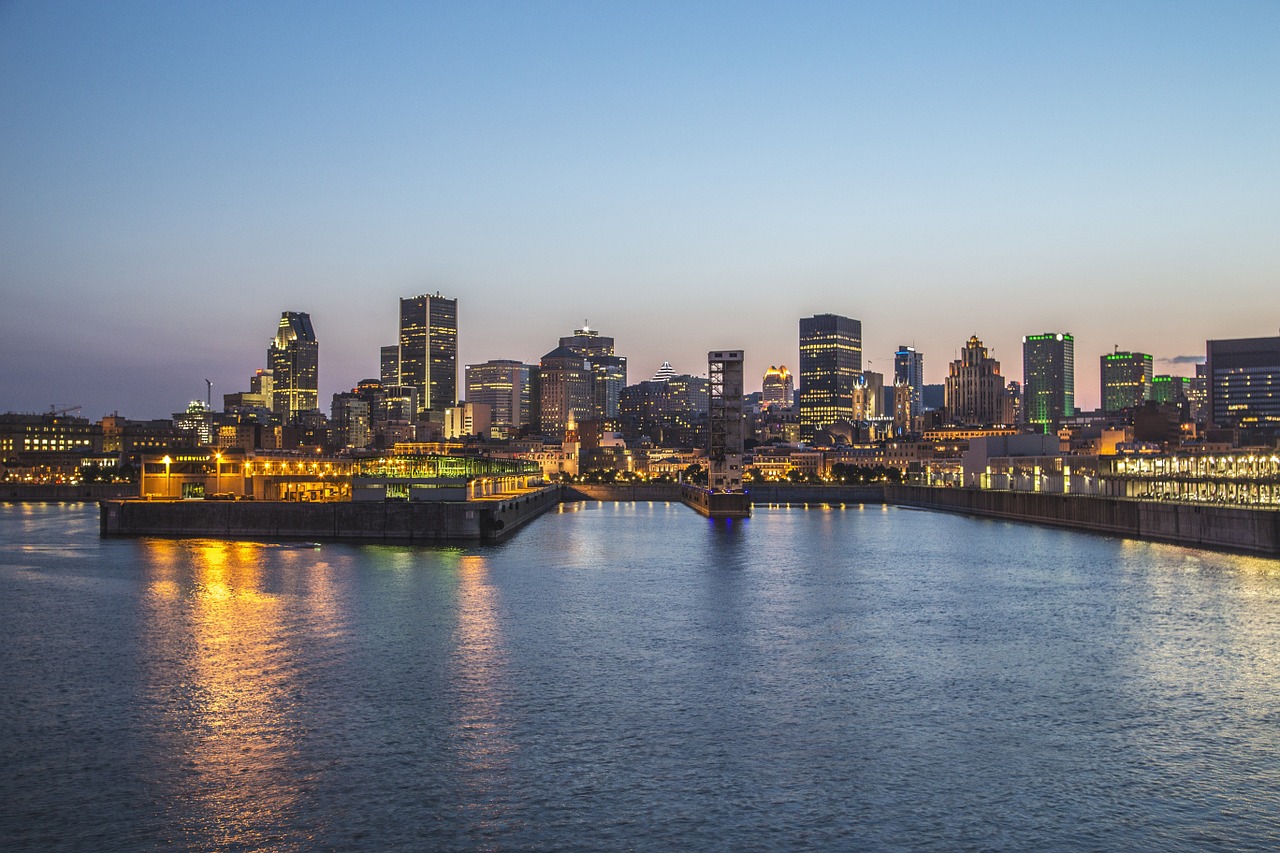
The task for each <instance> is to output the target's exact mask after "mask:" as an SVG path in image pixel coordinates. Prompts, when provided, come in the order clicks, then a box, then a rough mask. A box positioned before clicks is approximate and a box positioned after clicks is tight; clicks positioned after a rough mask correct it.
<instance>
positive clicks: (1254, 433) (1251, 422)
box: [1205, 337, 1280, 440]
mask: <svg viewBox="0 0 1280 853" xmlns="http://www.w3.org/2000/svg"><path fill="white" fill-rule="evenodd" d="M1206 352H1207V356H1208V357H1207V358H1206V360H1205V373H1206V374H1207V376H1208V409H1209V420H1210V421H1211V422H1212V423H1213V425H1214V426H1216V427H1234V428H1236V429H1240V430H1243V431H1246V433H1248V434H1249V435H1250V437H1251V438H1254V439H1258V440H1263V439H1267V438H1274V437H1275V436H1277V435H1280V337H1275V338H1237V339H1234V340H1221V341H1208V342H1207V343H1206Z"/></svg>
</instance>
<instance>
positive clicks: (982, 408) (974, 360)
mask: <svg viewBox="0 0 1280 853" xmlns="http://www.w3.org/2000/svg"><path fill="white" fill-rule="evenodd" d="M944 388H945V391H944V394H945V408H946V410H947V416H948V418H949V419H950V421H951V422H952V423H956V424H975V425H980V424H1007V423H1009V422H1010V421H1012V420H1013V401H1012V399H1011V398H1010V397H1009V393H1008V390H1007V389H1006V387H1005V381H1004V377H1003V376H1001V375H1000V362H998V361H996V360H995V359H994V358H991V357H990V356H989V355H988V354H987V348H986V347H985V346H983V345H982V341H980V340H979V339H978V337H977V335H974V336H972V337H970V338H969V340H968V342H967V343H965V345H964V350H963V351H962V352H961V353H960V358H958V359H956V360H955V361H953V362H951V366H950V369H949V373H948V375H947V378H946V382H945V383H944Z"/></svg>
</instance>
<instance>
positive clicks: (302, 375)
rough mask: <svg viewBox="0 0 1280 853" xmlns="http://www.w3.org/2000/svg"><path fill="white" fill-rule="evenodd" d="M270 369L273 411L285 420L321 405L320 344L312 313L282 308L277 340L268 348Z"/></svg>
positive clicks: (292, 418) (268, 367)
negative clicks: (312, 325) (313, 326)
mask: <svg viewBox="0 0 1280 853" xmlns="http://www.w3.org/2000/svg"><path fill="white" fill-rule="evenodd" d="M267 369H268V370H270V371H271V411H272V412H274V413H275V414H276V415H278V416H279V417H280V418H281V419H283V420H284V421H285V422H288V421H292V420H294V419H296V418H297V417H298V415H300V414H301V413H302V412H310V411H314V410H318V409H319V407H320V382H319V374H320V344H319V343H318V342H317V341H316V333H315V330H314V329H313V328H312V327H311V315H310V314H306V313H303V312H301V311H283V312H281V314H280V325H279V327H278V328H277V329H276V337H275V340H273V341H272V342H271V346H269V347H268V348H267Z"/></svg>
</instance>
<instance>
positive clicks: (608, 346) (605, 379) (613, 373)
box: [560, 323, 627, 419]
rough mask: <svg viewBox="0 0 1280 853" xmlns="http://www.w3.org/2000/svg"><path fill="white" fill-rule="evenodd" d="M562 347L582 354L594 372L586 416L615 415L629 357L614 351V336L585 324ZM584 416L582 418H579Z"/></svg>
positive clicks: (561, 340) (568, 336) (565, 338)
mask: <svg viewBox="0 0 1280 853" xmlns="http://www.w3.org/2000/svg"><path fill="white" fill-rule="evenodd" d="M560 346H561V347H563V348H565V349H568V350H570V351H572V352H575V353H577V354H578V355H580V356H582V357H583V359H585V360H586V362H587V369H588V370H589V371H590V372H591V398H592V405H591V412H590V413H588V414H587V415H586V417H596V418H616V417H617V416H618V400H619V398H620V397H621V396H622V389H623V388H625V387H626V386H627V360H626V359H625V358H623V357H622V356H619V355H617V354H615V353H614V351H613V338H606V337H603V336H602V335H601V334H600V333H599V332H598V331H596V330H595V329H592V328H591V327H589V326H588V325H587V324H586V323H583V324H582V328H581V329H575V330H574V332H573V334H572V335H567V336H565V337H563V338H561V339H560ZM580 419H581V418H580Z"/></svg>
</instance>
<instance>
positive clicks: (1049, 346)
mask: <svg viewBox="0 0 1280 853" xmlns="http://www.w3.org/2000/svg"><path fill="white" fill-rule="evenodd" d="M1075 347H1076V342H1075V338H1073V337H1071V335H1068V334H1065V333H1062V332H1046V333H1045V334H1043V335H1027V336H1026V337H1024V338H1023V339H1022V412H1023V418H1024V419H1025V420H1026V422H1027V423H1029V424H1035V425H1037V426H1040V427H1041V428H1043V429H1044V430H1046V431H1047V430H1049V429H1052V428H1053V426H1054V425H1055V424H1057V423H1058V422H1059V421H1061V420H1062V419H1063V418H1069V417H1072V416H1073V415H1075V413H1076V354H1075V353H1076V349H1075Z"/></svg>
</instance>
